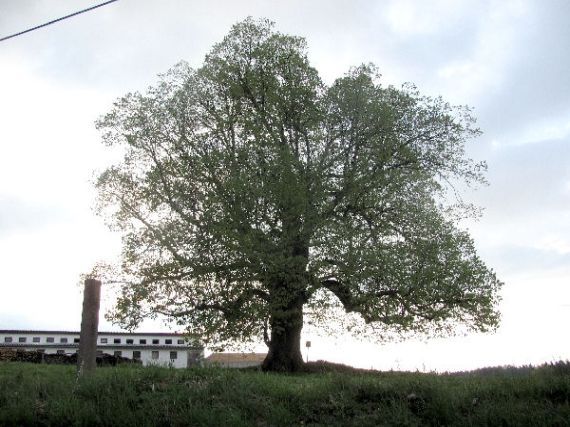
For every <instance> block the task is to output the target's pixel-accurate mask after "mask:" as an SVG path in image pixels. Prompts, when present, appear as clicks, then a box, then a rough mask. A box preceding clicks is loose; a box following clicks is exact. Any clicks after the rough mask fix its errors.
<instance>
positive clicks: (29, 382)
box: [0, 362, 570, 427]
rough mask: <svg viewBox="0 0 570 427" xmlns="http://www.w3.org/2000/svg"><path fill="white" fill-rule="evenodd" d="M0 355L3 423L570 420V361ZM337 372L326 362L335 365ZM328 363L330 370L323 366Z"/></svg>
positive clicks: (504, 422) (558, 423)
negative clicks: (420, 366) (79, 374)
mask: <svg viewBox="0 0 570 427" xmlns="http://www.w3.org/2000/svg"><path fill="white" fill-rule="evenodd" d="M314 367H315V369H314V370H316V371H320V372H314V373H304V374H295V375H283V374H267V373H263V372H258V371H255V370H229V369H220V368H216V369H214V368H195V369H188V370H175V369H167V368H156V367H150V368H142V367H133V366H121V367H115V368H99V369H98V370H97V371H96V373H95V374H94V375H92V376H91V377H89V378H84V379H82V380H81V381H77V380H76V377H75V368H74V367H70V366H57V365H33V364H25V363H17V362H3V363H0V426H22V425H23V426H34V425H53V426H67V425H77V426H111V425H122V426H137V427H142V426H171V425H174V426H176V425H180V426H182V425H184V426H186V425H190V426H291V425H297V426H299V425H305V426H307V425H310V426H345V425H346V426H381V425H387V426H392V425H402V426H416V425H433V426H438V425H441V426H443V425H446V426H453V425H457V426H469V425H475V426H479V425H485V426H488V425H490V426H494V425H497V426H525V425H528V426H541V425H544V426H570V403H569V400H570V363H567V362H559V363H557V364H551V365H545V366H542V367H538V368H509V369H492V370H481V371H478V372H473V373H464V374H444V375H436V374H422V373H398V372H384V373H380V372H363V371H356V370H350V369H340V368H339V367H335V366H332V367H328V368H327V366H326V365H320V366H319V365H314ZM327 370H328V371H329V372H326V371H327ZM322 371H325V372H322Z"/></svg>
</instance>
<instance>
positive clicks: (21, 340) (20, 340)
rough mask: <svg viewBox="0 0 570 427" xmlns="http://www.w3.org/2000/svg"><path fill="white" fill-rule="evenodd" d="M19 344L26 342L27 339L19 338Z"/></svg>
mask: <svg viewBox="0 0 570 427" xmlns="http://www.w3.org/2000/svg"><path fill="white" fill-rule="evenodd" d="M18 342H26V337H20V338H18Z"/></svg>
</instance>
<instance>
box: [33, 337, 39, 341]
mask: <svg viewBox="0 0 570 427" xmlns="http://www.w3.org/2000/svg"><path fill="white" fill-rule="evenodd" d="M32 341H33V342H40V337H33V338H32Z"/></svg>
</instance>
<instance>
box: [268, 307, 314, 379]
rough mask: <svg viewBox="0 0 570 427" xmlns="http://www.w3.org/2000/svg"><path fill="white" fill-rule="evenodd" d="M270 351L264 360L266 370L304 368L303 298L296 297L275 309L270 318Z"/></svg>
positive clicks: (279, 370)
mask: <svg viewBox="0 0 570 427" xmlns="http://www.w3.org/2000/svg"><path fill="white" fill-rule="evenodd" d="M270 325H271V339H270V342H269V352H268V353H267V357H266V358H265V360H264V361H263V365H262V369H263V370H264V371H278V372H297V371H300V370H301V369H302V368H303V365H304V363H303V357H302V355H301V329H303V299H302V298H300V297H299V298H296V299H295V300H294V301H292V302H291V304H288V306H287V307H285V308H284V309H282V310H275V311H274V312H273V313H272V315H271V319H270Z"/></svg>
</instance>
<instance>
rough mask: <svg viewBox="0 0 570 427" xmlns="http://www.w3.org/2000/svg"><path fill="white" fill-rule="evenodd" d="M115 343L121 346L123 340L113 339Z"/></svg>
mask: <svg viewBox="0 0 570 427" xmlns="http://www.w3.org/2000/svg"><path fill="white" fill-rule="evenodd" d="M113 342H114V343H115V344H121V339H120V338H113Z"/></svg>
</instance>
